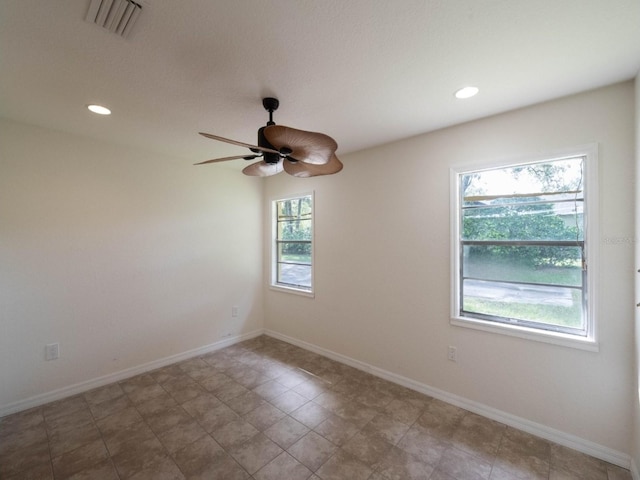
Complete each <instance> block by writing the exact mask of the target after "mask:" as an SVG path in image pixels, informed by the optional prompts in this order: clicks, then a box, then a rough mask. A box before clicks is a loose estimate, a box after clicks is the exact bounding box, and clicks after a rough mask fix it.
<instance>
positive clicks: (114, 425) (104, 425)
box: [96, 407, 143, 435]
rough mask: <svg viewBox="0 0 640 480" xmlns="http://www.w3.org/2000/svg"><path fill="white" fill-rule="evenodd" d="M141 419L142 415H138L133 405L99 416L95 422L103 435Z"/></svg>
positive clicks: (138, 421)
mask: <svg viewBox="0 0 640 480" xmlns="http://www.w3.org/2000/svg"><path fill="white" fill-rule="evenodd" d="M142 421H143V419H142V416H140V414H139V413H138V411H137V410H136V409H135V408H134V407H128V408H125V409H123V410H118V411H117V412H115V413H112V414H111V415H109V416H107V417H104V418H101V419H100V420H98V421H97V422H96V424H97V425H98V428H99V429H100V431H101V432H102V434H103V435H109V434H111V433H114V432H117V431H119V430H123V429H125V428H127V427H128V426H130V425H133V424H136V423H140V422H142Z"/></svg>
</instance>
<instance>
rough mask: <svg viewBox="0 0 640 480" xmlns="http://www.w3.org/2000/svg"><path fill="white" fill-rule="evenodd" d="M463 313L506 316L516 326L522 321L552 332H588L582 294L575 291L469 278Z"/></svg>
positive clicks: (464, 283)
mask: <svg viewBox="0 0 640 480" xmlns="http://www.w3.org/2000/svg"><path fill="white" fill-rule="evenodd" d="M462 310H463V311H464V312H467V313H476V314H480V315H490V316H494V317H502V319H503V321H507V322H512V323H518V322H517V321H518V320H521V321H524V322H536V323H539V324H544V325H548V326H549V327H550V328H552V329H554V328H553V327H560V328H563V327H568V328H575V329H578V330H580V331H584V330H585V322H584V319H583V316H582V292H581V290H579V289H575V288H568V287H548V286H542V285H522V284H512V283H501V282H491V281H485V280H472V279H466V280H464V281H463V285H462Z"/></svg>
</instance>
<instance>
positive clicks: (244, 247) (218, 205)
mask: <svg viewBox="0 0 640 480" xmlns="http://www.w3.org/2000/svg"><path fill="white" fill-rule="evenodd" d="M262 190H263V185H262V182H260V180H259V179H254V178H248V177H245V176H244V175H241V174H240V173H239V172H238V171H233V170H230V169H226V168H215V167H213V168H206V167H194V166H192V165H191V162H189V161H186V160H184V159H176V158H171V157H168V156H163V155H158V154H154V153H149V152H144V151H139V150H133V149H130V148H125V147H121V146H116V145H114V144H109V143H104V142H100V141H95V140H91V139H88V138H83V137H78V136H74V135H70V134H66V133H60V132H56V131H51V130H45V129H41V128H36V127H32V126H27V125H24V124H19V123H15V122H11V121H7V120H3V121H0V316H1V317H0V411H2V408H3V407H5V410H6V409H7V408H8V406H11V405H16V404H19V403H20V402H24V401H25V399H30V398H33V397H34V396H39V395H42V394H46V393H47V392H51V391H54V390H56V389H60V388H65V387H69V386H70V385H74V384H77V383H80V382H86V381H88V380H92V379H95V378H99V377H102V376H105V375H109V374H113V373H114V372H119V371H122V370H124V369H127V368H131V367H137V366H139V365H142V364H145V363H147V362H152V361H156V360H158V359H162V358H164V357H167V356H170V355H174V354H179V353H183V352H185V351H188V350H191V349H195V348H198V347H202V346H205V345H208V344H211V343H214V342H216V341H218V340H220V339H221V338H223V336H224V335H227V334H240V333H247V332H251V331H255V330H256V329H260V328H262V319H263V311H262V291H263V284H262V250H261V242H260V238H261V235H262V230H263V225H262V222H263V218H262V207H261V206H262ZM232 305H238V306H239V307H240V315H239V317H238V318H233V319H232V318H231V307H232ZM54 342H59V344H60V354H61V356H60V359H58V360H56V361H49V362H45V361H44V346H45V344H47V343H54Z"/></svg>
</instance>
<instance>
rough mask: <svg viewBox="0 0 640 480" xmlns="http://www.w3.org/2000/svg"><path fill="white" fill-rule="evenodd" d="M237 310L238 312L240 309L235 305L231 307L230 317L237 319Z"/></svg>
mask: <svg viewBox="0 0 640 480" xmlns="http://www.w3.org/2000/svg"><path fill="white" fill-rule="evenodd" d="M239 310H240V308H239V307H238V306H237V305H234V306H233V307H231V316H232V317H237V316H238V311H239Z"/></svg>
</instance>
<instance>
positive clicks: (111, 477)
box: [65, 459, 120, 480]
mask: <svg viewBox="0 0 640 480" xmlns="http://www.w3.org/2000/svg"><path fill="white" fill-rule="evenodd" d="M65 480H120V476H119V475H118V472H117V470H116V467H114V465H113V462H112V461H111V460H110V459H107V460H103V461H102V462H100V463H97V464H96V465H93V466H91V467H89V468H86V469H84V470H81V471H80V472H78V473H76V474H74V475H72V476H70V477H69V478H67V479H65Z"/></svg>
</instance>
